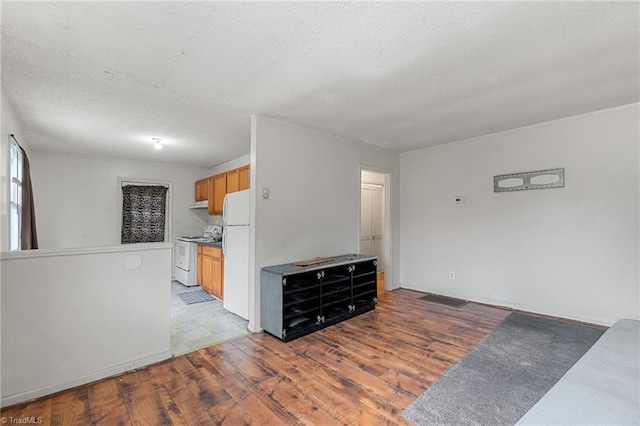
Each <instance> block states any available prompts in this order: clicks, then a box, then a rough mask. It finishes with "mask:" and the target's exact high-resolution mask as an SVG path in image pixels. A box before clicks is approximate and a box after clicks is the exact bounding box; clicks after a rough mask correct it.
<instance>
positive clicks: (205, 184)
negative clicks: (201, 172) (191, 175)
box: [196, 178, 209, 201]
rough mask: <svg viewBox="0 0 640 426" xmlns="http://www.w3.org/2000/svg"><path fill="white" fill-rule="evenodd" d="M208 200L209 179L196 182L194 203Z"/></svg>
mask: <svg viewBox="0 0 640 426" xmlns="http://www.w3.org/2000/svg"><path fill="white" fill-rule="evenodd" d="M208 199H209V178H205V179H200V180H199V181H196V201H206V200H208Z"/></svg>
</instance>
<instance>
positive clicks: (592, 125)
mask: <svg viewBox="0 0 640 426" xmlns="http://www.w3.org/2000/svg"><path fill="white" fill-rule="evenodd" d="M639 125H640V123H639V106H638V104H635V105H630V106H626V107H621V108H616V109H611V110H606V111H601V112H596V113H592V114H586V115H582V116H578V117H573V118H568V119H563V120H558V121H553V122H549V123H544V124H540V125H536V126H531V127H526V128H522V129H517V130H513V131H508V132H503V133H499V134H494V135H489V136H484V137H479V138H474V139H471V140H466V141H462V142H459V143H453V144H448V145H444V146H439V147H434V148H429V149H424V150H420V151H414V152H408V153H404V154H402V155H401V169H402V184H401V186H402V192H401V224H402V225H401V237H402V244H401V251H402V272H401V277H400V279H401V283H402V287H406V288H413V289H417V290H423V291H428V292H433V293H437V294H444V295H450V296H455V297H461V298H464V299H470V300H475V301H480V302H487V303H491V304H497V305H505V306H510V307H514V308H518V309H523V310H528V311H533V312H539V313H545V314H551V315H557V316H561V317H566V318H573V319H577V320H584V321H590V322H594V323H601V324H611V323H612V322H614V321H615V320H617V319H619V318H638V317H639V305H638V303H639V292H638V287H639V285H638V284H639V276H638V263H639V252H638V236H639V218H640V215H639V210H638V196H639V176H638V155H639V154H638V145H639V140H640V136H639ZM556 167H564V168H565V180H566V183H565V187H564V188H560V189H558V188H556V189H541V190H529V191H518V192H511V193H494V192H493V176H495V175H499V174H506V173H511V172H526V171H534V170H541V169H548V168H556ZM456 195H462V196H464V197H465V199H466V201H465V203H464V204H461V205H456V204H454V203H453V197H454V196H456ZM449 271H455V280H449V279H448V276H447V275H448V272H449Z"/></svg>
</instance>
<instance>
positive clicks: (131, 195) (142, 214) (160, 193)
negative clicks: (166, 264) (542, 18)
mask: <svg viewBox="0 0 640 426" xmlns="http://www.w3.org/2000/svg"><path fill="white" fill-rule="evenodd" d="M168 189H169V188H167V187H166V186H160V185H124V186H123V187H122V235H121V243H122V244H133V243H159V242H163V241H164V238H165V223H166V210H167V190H168Z"/></svg>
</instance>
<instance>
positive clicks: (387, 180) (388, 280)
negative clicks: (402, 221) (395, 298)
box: [357, 165, 394, 290]
mask: <svg viewBox="0 0 640 426" xmlns="http://www.w3.org/2000/svg"><path fill="white" fill-rule="evenodd" d="M362 172H371V173H377V174H381V175H384V191H383V192H384V234H383V239H384V244H383V252H384V265H383V271H384V288H385V290H393V288H394V287H393V243H392V241H393V235H392V234H393V229H392V228H393V227H392V223H393V216H392V209H391V200H392V196H391V195H392V194H391V193H392V190H391V185H392V182H391V173H392V172H391V170H387V169H381V168H379V167H371V166H364V165H361V166H360V173H359V174H358V242H357V244H358V246H357V247H358V252H360V238H361V235H360V229H361V221H362V190H361V189H362V184H363V182H362Z"/></svg>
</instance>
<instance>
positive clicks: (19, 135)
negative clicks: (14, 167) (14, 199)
mask: <svg viewBox="0 0 640 426" xmlns="http://www.w3.org/2000/svg"><path fill="white" fill-rule="evenodd" d="M0 93H1V98H2V105H1V108H2V109H0V115H1V116H2V124H1V126H2V127H1V129H0V203H1V206H0V251H8V250H9V235H10V234H9V201H10V199H9V194H10V193H9V173H10V169H9V159H10V153H9V135H10V134H13V135H15V137H16V139H18V142H19V143H20V146H21V147H22V148H23V149H24V150H25V151H26V152H27V155H28V156H29V160H31V150H30V149H29V142H28V141H27V140H26V138H25V137H24V134H23V132H22V126H21V125H20V123H19V122H18V119H17V118H16V115H15V113H14V111H13V108H12V107H11V104H10V103H9V99H7V96H6V95H5V94H4V90H0Z"/></svg>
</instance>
